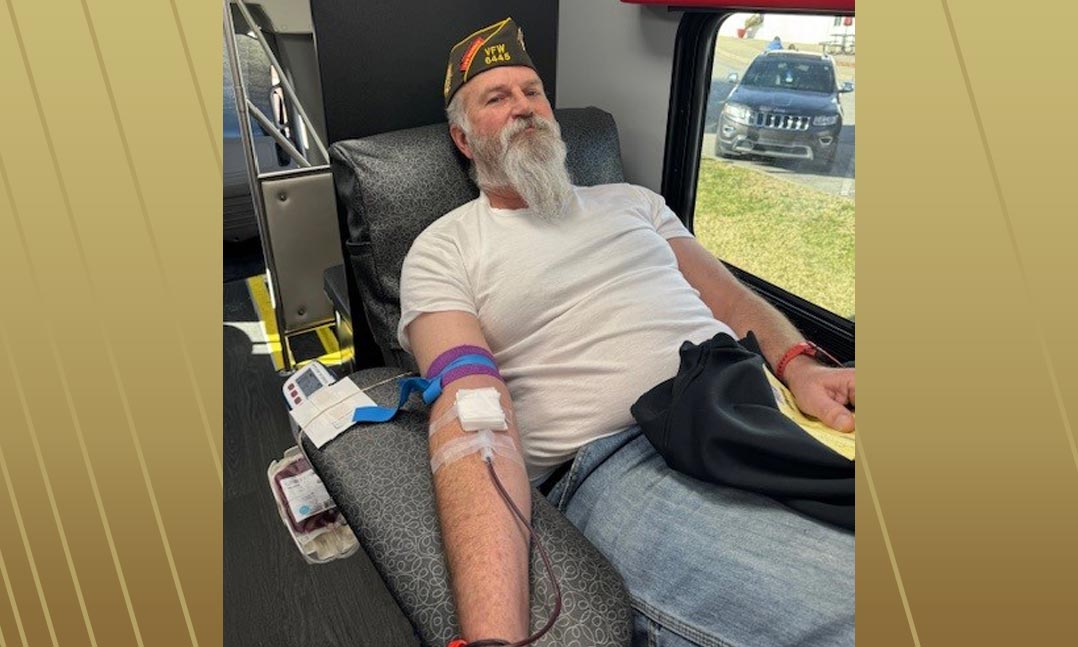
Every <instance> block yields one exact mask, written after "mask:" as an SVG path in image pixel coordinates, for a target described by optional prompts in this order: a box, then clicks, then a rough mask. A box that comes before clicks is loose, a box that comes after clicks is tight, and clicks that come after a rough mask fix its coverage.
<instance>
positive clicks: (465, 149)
mask: <svg viewBox="0 0 1078 647" xmlns="http://www.w3.org/2000/svg"><path fill="white" fill-rule="evenodd" d="M449 136H450V137H452V138H453V143H454V144H456V145H457V148H459V149H460V152H462V153H464V156H465V157H467V158H468V159H472V148H471V146H469V145H468V135H466V134H465V133H464V129H463V128H461V127H460V126H458V125H456V124H453V125H451V126H449Z"/></svg>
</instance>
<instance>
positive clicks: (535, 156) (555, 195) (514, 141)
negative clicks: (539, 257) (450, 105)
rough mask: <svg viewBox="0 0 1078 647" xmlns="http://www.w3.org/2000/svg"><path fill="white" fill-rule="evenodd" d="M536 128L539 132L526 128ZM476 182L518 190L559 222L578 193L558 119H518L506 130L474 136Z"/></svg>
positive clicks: (538, 211)
mask: <svg viewBox="0 0 1078 647" xmlns="http://www.w3.org/2000/svg"><path fill="white" fill-rule="evenodd" d="M529 126H532V127H534V128H535V130H533V131H531V132H524V131H525V129H526V128H528V127H529ZM470 142H471V146H472V152H473V153H474V155H475V159H474V162H475V164H474V165H473V169H474V175H475V178H474V179H475V183H476V184H477V185H479V188H481V189H484V190H488V191H497V190H506V189H509V190H512V191H514V192H515V193H517V194H518V195H519V196H520V197H521V198H523V200H524V202H526V203H527V205H528V207H529V208H530V209H531V210H532V211H533V212H534V213H535V214H536V215H537V216H538V217H540V218H542V219H544V220H551V221H553V220H557V219H558V218H560V217H561V216H562V215H563V214H564V213H565V210H566V206H567V205H568V204H569V200H570V198H571V197H572V189H573V184H572V181H571V180H570V179H569V170H568V169H567V168H566V166H565V155H566V149H565V142H564V141H562V138H561V128H560V127H559V126H558V122H556V121H554V120H553V119H546V118H544V117H540V116H538V115H532V116H531V117H523V118H518V119H514V120H513V121H512V122H510V123H509V124H507V125H506V126H505V127H504V128H503V129H502V130H501V132H500V133H498V134H497V135H494V136H490V137H483V136H475V135H473V136H472V137H471V138H470Z"/></svg>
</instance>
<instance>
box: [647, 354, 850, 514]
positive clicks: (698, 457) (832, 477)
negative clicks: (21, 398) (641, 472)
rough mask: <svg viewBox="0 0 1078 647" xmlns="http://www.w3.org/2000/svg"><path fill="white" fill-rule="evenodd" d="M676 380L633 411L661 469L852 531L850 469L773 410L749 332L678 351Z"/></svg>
mask: <svg viewBox="0 0 1078 647" xmlns="http://www.w3.org/2000/svg"><path fill="white" fill-rule="evenodd" d="M679 352H680V354H681V366H680V368H679V369H678V374H677V376H675V377H674V378H673V379H670V380H667V381H665V382H663V383H661V384H659V385H658V386H656V387H655V388H653V389H651V390H650V391H648V392H647V393H645V394H644V395H643V396H641V397H640V399H639V400H637V402H636V404H634V405H633V406H632V414H633V417H634V418H636V421H637V422H638V423H639V424H640V426H641V428H642V429H643V431H644V434H645V435H646V436H647V437H648V439H649V440H650V441H651V443H652V444H653V445H654V446H655V448H656V450H658V452H659V453H660V454H661V455H662V456H663V458H664V459H665V460H666V463H667V464H668V465H669V466H670V467H672V468H674V469H676V470H678V471H679V472H682V473H684V474H688V475H689V476H693V477H695V478H698V479H701V480H704V481H708V482H712V483H719V484H723V485H729V486H733V487H738V488H742V489H745V490H749V491H752V492H758V493H760V494H765V495H767V496H770V497H773V498H775V499H777V500H779V501H781V502H783V503H785V504H786V505H788V506H790V507H791V508H793V509H795V510H798V511H800V512H802V513H804V514H807V515H809V516H812V517H815V518H817V519H820V520H823V521H826V522H828V523H831V524H835V525H838V526H841V527H843V528H849V529H851V530H852V529H853V528H854V462H853V461H851V460H849V459H847V458H845V457H843V456H841V455H840V454H838V453H837V452H835V451H834V450H832V449H830V448H828V447H827V446H826V445H824V444H823V443H821V442H819V441H818V440H816V439H815V438H813V437H812V436H811V435H809V434H808V433H807V432H806V431H805V430H803V429H802V428H801V427H800V426H798V425H797V423H795V422H794V421H793V420H791V419H790V418H788V417H787V416H786V415H784V414H783V413H782V412H781V411H780V410H779V408H778V406H777V405H776V403H775V395H774V392H773V391H772V388H771V385H770V384H769V383H768V381H767V377H766V376H765V375H764V372H763V365H764V360H763V357H762V355H761V354H760V350H759V346H758V345H757V343H756V339H755V337H753V335H752V333H749V335H748V336H747V337H746V338H745V339H743V340H742V341H741V343H738V342H737V341H736V340H735V339H734V338H732V337H730V336H729V335H727V334H725V333H720V334H718V335H716V336H715V337H713V338H712V339H709V340H708V341H706V342H704V343H702V344H700V345H696V344H693V343H691V342H685V343H684V344H682V345H681V349H680V351H679Z"/></svg>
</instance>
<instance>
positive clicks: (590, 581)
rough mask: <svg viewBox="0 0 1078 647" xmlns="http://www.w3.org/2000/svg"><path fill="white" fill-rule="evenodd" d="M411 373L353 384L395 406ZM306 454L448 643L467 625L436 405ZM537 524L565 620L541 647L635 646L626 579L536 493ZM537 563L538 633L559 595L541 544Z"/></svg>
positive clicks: (409, 608) (429, 629)
mask: <svg viewBox="0 0 1078 647" xmlns="http://www.w3.org/2000/svg"><path fill="white" fill-rule="evenodd" d="M403 375H405V373H403V372H402V371H401V370H400V369H397V368H375V369H367V370H363V371H359V372H357V373H354V374H353V375H352V376H351V379H352V380H353V381H354V382H355V383H356V385H357V386H359V387H360V388H361V389H363V390H364V391H365V392H366V393H367V395H369V396H370V397H371V398H372V399H374V401H375V402H377V403H378V404H381V405H389V406H392V405H394V404H395V403H396V400H397V395H398V393H399V391H398V388H397V379H396V378H399V377H400V376H403ZM304 449H305V451H306V453H307V456H308V458H309V459H310V462H311V465H312V466H313V467H314V469H315V470H316V471H317V472H318V474H319V476H320V477H321V479H322V482H323V483H325V486H326V489H327V490H328V491H329V493H330V494H331V495H332V496H333V498H334V499H335V500H336V502H337V505H338V507H339V508H340V509H341V511H342V513H343V514H344V516H345V518H346V519H347V520H348V523H349V524H351V526H352V529H353V530H354V531H355V533H356V536H357V537H358V538H359V541H360V544H361V545H362V546H363V548H364V550H366V551H367V554H368V555H369V556H370V558H371V561H372V562H373V563H374V565H375V567H376V568H377V569H378V572H379V573H380V574H381V576H382V579H383V580H384V581H385V583H386V586H387V588H388V589H389V591H390V593H391V594H392V595H393V597H394V598H395V599H396V600H397V603H398V604H399V605H400V607H401V609H402V610H403V611H404V613H405V615H406V616H407V617H408V618H409V620H410V621H411V622H412V625H413V627H414V628H415V630H416V633H417V634H418V635H419V637H420V639H421V641H422V643H423V644H424V645H431V646H438V647H441V646H442V645H445V644H447V643H448V642H449V641H450V640H451V639H453V638H454V637H456V636H457V635H458V634H459V627H458V625H457V619H456V612H455V610H454V607H453V598H452V593H451V590H450V585H449V574H448V569H447V567H446V564H445V557H444V553H443V550H442V538H441V529H440V527H439V523H438V515H437V511H436V508H435V502H434V489H433V483H432V479H431V474H430V463H429V454H428V450H427V407H426V405H424V404H423V403H422V401H421V400H420V399H419V398H418V397H413V399H412V400H410V401H409V403H408V404H407V405H406V407H405V409H404V410H402V411H401V412H400V413H399V414H398V416H397V417H396V418H395V419H394V420H393V421H391V422H388V423H383V424H371V425H361V426H356V427H353V428H351V429H349V430H348V431H346V432H345V433H343V434H341V436H339V437H338V438H336V439H335V440H333V441H331V442H330V443H329V444H327V445H326V446H325V447H324V448H323V449H321V450H319V449H317V448H316V447H315V446H314V445H313V444H312V443H311V442H310V441H308V440H306V439H304ZM532 524H533V526H534V528H535V531H536V532H537V533H538V535H539V536H540V538H541V540H542V542H543V546H544V547H545V548H546V549H547V552H548V553H549V554H550V559H551V562H552V563H553V566H554V572H555V574H556V575H557V577H558V583H559V584H560V586H561V589H562V600H563V610H562V614H561V617H560V618H559V619H558V622H557V623H556V624H555V625H554V628H553V629H552V630H551V631H550V632H549V633H547V634H546V635H545V636H544V637H543V638H542V639H541V640H540V641H539V642H538V643H537V645H540V646H554V645H565V646H568V647H593V646H594V647H603V646H607V645H609V646H611V647H613V646H615V645H620V646H623V645H628V644H629V639H630V632H631V623H632V619H631V614H630V607H629V596H628V593H627V592H626V590H625V587H624V585H623V583H622V581H621V577H620V576H619V575H618V574H617V573H616V572H615V571H614V569H613V567H612V566H610V564H609V563H608V562H607V561H606V559H605V558H604V557H603V556H602V555H601V554H600V553H599V552H598V550H597V549H596V548H595V547H594V546H592V545H591V543H589V542H588V540H587V539H585V538H584V536H583V535H582V534H581V533H580V531H578V530H577V529H576V528H575V527H574V526H573V525H572V524H571V523H569V521H568V520H567V519H566V518H565V517H564V516H563V515H562V514H561V513H560V512H558V511H557V510H556V509H555V508H554V507H553V506H552V505H551V504H550V503H548V502H547V500H546V499H545V498H544V497H543V496H542V495H541V494H539V492H538V491H536V490H535V489H534V488H533V490H532ZM530 561H531V568H530V575H529V577H530V580H531V585H530V589H531V628H532V630H533V631H534V630H536V629H538V628H539V627H541V626H542V625H543V624H545V622H546V620H547V618H548V616H549V614H550V610H551V604H552V600H551V595H552V591H551V587H550V584H549V581H548V580H547V575H546V570H545V568H544V567H543V564H542V560H541V558H540V557H539V553H538V551H537V550H535V547H534V544H533V545H532V549H531V556H530Z"/></svg>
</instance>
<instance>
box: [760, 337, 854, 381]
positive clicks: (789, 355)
mask: <svg viewBox="0 0 1078 647" xmlns="http://www.w3.org/2000/svg"><path fill="white" fill-rule="evenodd" d="M798 355H808V356H809V357H813V358H816V357H818V356H820V355H823V356H824V357H826V358H827V359H828V360H830V361H831V363H832V364H834V365H835V366H838V365H839V364H841V362H839V361H838V360H837V359H835V358H834V357H833V356H832V355H831V354H830V353H828V352H827V351H825V350H824V349H822V348H820V347H819V346H817V345H816V344H814V343H812V342H810V341H802V342H798V343H796V344H794V345H793V346H791V347H790V350H788V351H786V352H785V353H784V354H783V356H782V359H780V360H779V363H778V364H776V365H775V377H777V378H779V380H780V381H782V382H785V375H784V374H785V372H786V366H787V365H788V364H789V363H790V361H791V360H793V358H795V357H797V356H798Z"/></svg>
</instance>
